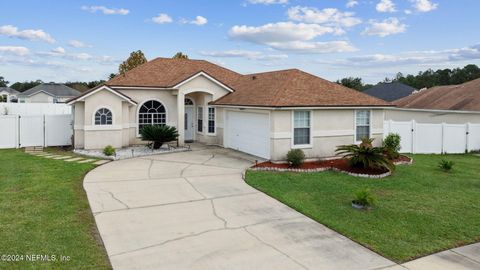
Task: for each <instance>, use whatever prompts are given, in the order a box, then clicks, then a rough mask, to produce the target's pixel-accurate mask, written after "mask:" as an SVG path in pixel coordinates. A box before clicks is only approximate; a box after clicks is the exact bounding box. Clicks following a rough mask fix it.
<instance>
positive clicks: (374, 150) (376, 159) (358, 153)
mask: <svg viewBox="0 0 480 270" xmlns="http://www.w3.org/2000/svg"><path fill="white" fill-rule="evenodd" d="M372 141H373V139H368V138H364V139H362V143H361V144H359V145H356V144H351V145H340V146H338V147H337V150H336V152H337V155H342V156H343V157H344V158H347V159H348V161H349V164H350V166H352V167H360V168H365V169H374V168H377V169H382V168H383V169H387V170H390V171H394V170H395V165H394V164H393V163H392V161H390V160H389V159H388V158H387V157H386V156H385V155H384V154H383V148H382V147H373V145H372Z"/></svg>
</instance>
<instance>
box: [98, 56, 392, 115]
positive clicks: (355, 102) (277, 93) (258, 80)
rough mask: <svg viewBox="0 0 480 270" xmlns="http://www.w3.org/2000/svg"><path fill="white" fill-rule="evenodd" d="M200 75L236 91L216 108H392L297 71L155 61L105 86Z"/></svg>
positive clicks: (156, 83)
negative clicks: (243, 69) (251, 71)
mask: <svg viewBox="0 0 480 270" xmlns="http://www.w3.org/2000/svg"><path fill="white" fill-rule="evenodd" d="M201 71H203V72H205V73H207V74H208V75H210V76H212V77H213V78H215V79H216V80H218V81H220V82H222V83H223V84H225V85H227V86H228V87H230V88H232V89H233V90H234V92H233V93H229V94H227V95H226V96H224V97H222V98H220V99H218V100H216V101H214V102H212V104H216V105H243V106H264V107H293V106H392V104H391V103H389V102H385V101H383V100H380V99H377V98H374V97H371V96H369V95H366V94H363V93H360V92H358V91H355V90H353V89H350V88H346V87H344V86H341V85H339V84H336V83H332V82H329V81H327V80H324V79H321V78H319V77H316V76H314V75H311V74H308V73H306V72H303V71H300V70H297V69H290V70H282V71H272V72H265V73H257V74H249V75H242V74H239V73H236V72H234V71H231V70H228V69H226V68H223V67H220V66H218V65H215V64H212V63H210V62H207V61H203V60H188V59H170V58H156V59H154V60H152V61H150V62H148V63H145V64H143V65H141V66H138V67H136V68H134V69H132V70H130V71H128V72H127V73H125V74H124V75H118V76H117V77H115V78H113V79H112V80H110V81H108V82H107V83H106V84H107V85H109V86H112V87H115V86H132V87H133V86H136V87H165V88H169V87H173V86H175V85H177V84H179V83H180V82H182V81H184V80H186V79H188V78H190V77H192V76H194V75H195V74H197V73H199V72H201Z"/></svg>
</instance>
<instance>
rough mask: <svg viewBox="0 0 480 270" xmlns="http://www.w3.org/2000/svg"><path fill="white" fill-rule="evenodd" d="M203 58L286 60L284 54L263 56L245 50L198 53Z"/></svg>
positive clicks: (256, 52) (260, 53)
mask: <svg viewBox="0 0 480 270" xmlns="http://www.w3.org/2000/svg"><path fill="white" fill-rule="evenodd" d="M200 54H201V55H203V56H210V57H219V58H247V59H250V60H265V61H276V60H283V59H286V58H288V55H286V54H267V55H266V54H264V53H262V52H258V51H247V50H227V51H213V52H205V51H202V52H200Z"/></svg>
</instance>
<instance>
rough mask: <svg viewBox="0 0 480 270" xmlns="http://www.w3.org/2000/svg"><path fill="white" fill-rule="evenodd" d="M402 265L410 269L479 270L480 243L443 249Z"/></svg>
mask: <svg viewBox="0 0 480 270" xmlns="http://www.w3.org/2000/svg"><path fill="white" fill-rule="evenodd" d="M402 266H403V267H404V268H406V269H409V270H433V269H434V270H451V269H455V270H457V269H459V270H461V269H465V270H478V269H480V243H476V244H471V245H468V246H464V247H459V248H454V249H450V250H446V251H442V252H439V253H436V254H432V255H429V256H426V257H423V258H419V259H416V260H413V261H410V262H407V263H404V264H403V265H402ZM399 269H400V268H399Z"/></svg>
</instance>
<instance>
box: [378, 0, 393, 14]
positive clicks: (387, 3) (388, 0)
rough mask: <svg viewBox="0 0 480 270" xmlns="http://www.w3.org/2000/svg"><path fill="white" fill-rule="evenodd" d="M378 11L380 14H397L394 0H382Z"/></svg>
mask: <svg viewBox="0 0 480 270" xmlns="http://www.w3.org/2000/svg"><path fill="white" fill-rule="evenodd" d="M376 9H377V11H378V12H396V11H397V9H396V8H395V4H394V3H393V2H392V0H380V2H378V4H377V6H376Z"/></svg>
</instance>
